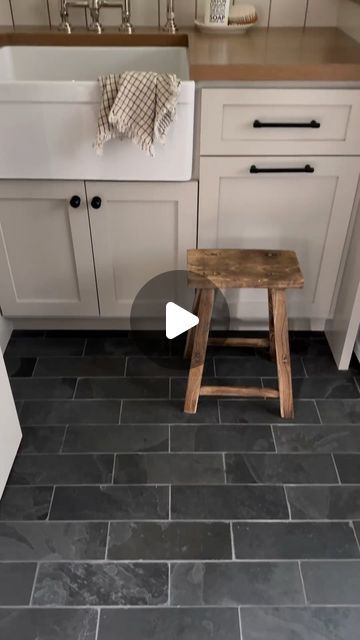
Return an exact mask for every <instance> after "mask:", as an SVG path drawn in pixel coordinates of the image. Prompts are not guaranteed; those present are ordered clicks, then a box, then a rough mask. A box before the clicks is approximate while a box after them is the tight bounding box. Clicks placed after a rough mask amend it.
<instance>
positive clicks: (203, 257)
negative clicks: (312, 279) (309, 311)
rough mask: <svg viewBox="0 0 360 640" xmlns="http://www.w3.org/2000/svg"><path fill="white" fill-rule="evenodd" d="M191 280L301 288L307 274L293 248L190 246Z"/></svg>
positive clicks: (206, 284) (200, 284)
mask: <svg viewBox="0 0 360 640" xmlns="http://www.w3.org/2000/svg"><path fill="white" fill-rule="evenodd" d="M187 260H188V261H187V269H188V284H189V286H190V287H193V288H195V289H197V288H201V289H211V288H213V287H216V288H219V289H241V288H249V289H253V288H254V289H301V288H302V287H303V286H304V277H303V275H302V273H301V270H300V266H299V262H298V259H297V257H296V253H295V252H294V251H271V250H267V249H265V250H264V249H190V250H189V251H188V256H187Z"/></svg>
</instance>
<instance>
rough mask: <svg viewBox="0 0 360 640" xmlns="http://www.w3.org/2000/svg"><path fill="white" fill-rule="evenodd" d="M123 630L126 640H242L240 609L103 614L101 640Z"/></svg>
mask: <svg viewBox="0 0 360 640" xmlns="http://www.w3.org/2000/svg"><path fill="white" fill-rule="evenodd" d="M119 629H121V630H122V635H123V638H124V640H125V638H126V640H154V639H155V638H156V640H239V633H240V632H239V618H238V612H237V610H236V609H225V608H224V609H210V608H208V609H206V608H201V609H194V608H191V609H186V608H184V609H174V608H166V609H165V608H157V609H137V610H134V609H127V610H126V609H107V610H102V611H101V614H100V627H99V635H98V640H119ZM6 640H7V639H6ZM26 640H27V639H26ZM40 640H42V639H40ZM56 640H57V639H56Z"/></svg>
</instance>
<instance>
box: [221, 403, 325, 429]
mask: <svg viewBox="0 0 360 640" xmlns="http://www.w3.org/2000/svg"><path fill="white" fill-rule="evenodd" d="M326 402H329V400H327V401H326ZM294 404H295V418H294V420H290V419H286V420H283V419H282V418H281V417H280V407H279V402H278V401H277V400H219V406H220V417H221V422H225V423H226V422H230V423H231V422H232V423H242V424H246V423H264V424H269V423H279V422H280V423H281V422H283V423H294V422H297V423H301V424H306V423H308V424H316V423H318V422H320V420H319V417H318V414H317V411H316V407H315V403H314V402H313V401H312V400H295V403H294Z"/></svg>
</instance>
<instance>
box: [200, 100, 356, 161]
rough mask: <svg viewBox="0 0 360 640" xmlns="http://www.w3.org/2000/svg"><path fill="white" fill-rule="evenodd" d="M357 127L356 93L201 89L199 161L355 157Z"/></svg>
mask: <svg viewBox="0 0 360 640" xmlns="http://www.w3.org/2000/svg"><path fill="white" fill-rule="evenodd" d="M359 122H360V91H359V90H352V89H348V90H331V89H330V90H324V89H302V90H299V89H204V90H203V91H202V108H201V155H252V154H254V155H255V154H265V155H267V154H269V155H287V154H288V155H301V154H310V153H312V154H317V155H345V154H351V155H352V154H354V155H357V154H360V127H359Z"/></svg>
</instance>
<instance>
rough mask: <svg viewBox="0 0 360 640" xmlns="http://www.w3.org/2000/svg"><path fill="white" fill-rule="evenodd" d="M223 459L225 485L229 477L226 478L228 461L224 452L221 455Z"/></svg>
mask: <svg viewBox="0 0 360 640" xmlns="http://www.w3.org/2000/svg"><path fill="white" fill-rule="evenodd" d="M221 457H222V463H223V471H224V484H227V477H226V460H225V453H224V452H223V453H222V454H221Z"/></svg>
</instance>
